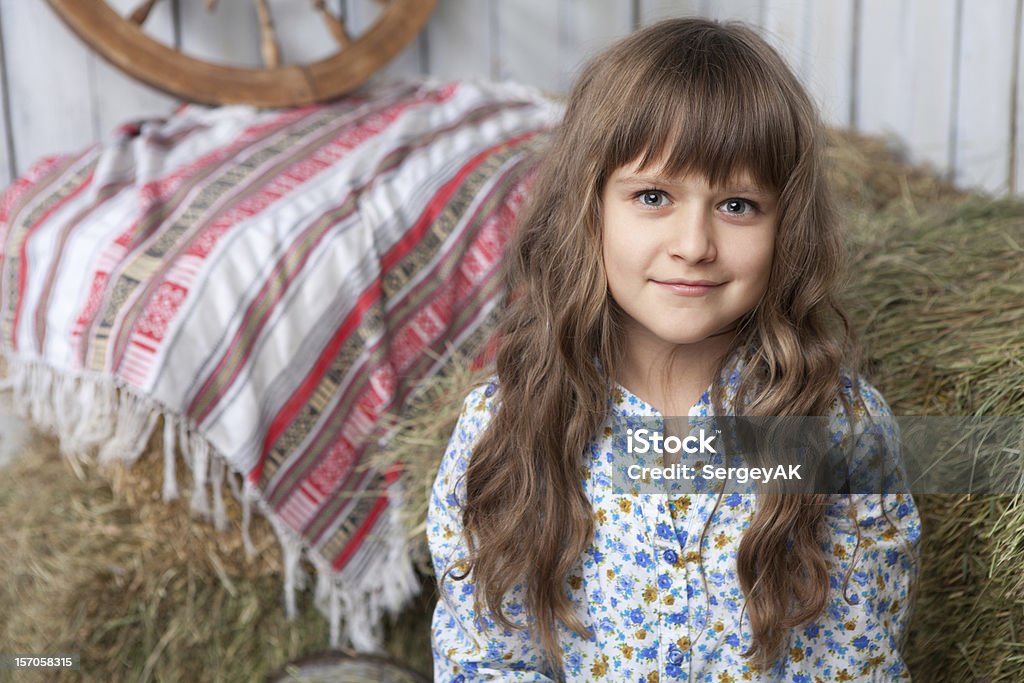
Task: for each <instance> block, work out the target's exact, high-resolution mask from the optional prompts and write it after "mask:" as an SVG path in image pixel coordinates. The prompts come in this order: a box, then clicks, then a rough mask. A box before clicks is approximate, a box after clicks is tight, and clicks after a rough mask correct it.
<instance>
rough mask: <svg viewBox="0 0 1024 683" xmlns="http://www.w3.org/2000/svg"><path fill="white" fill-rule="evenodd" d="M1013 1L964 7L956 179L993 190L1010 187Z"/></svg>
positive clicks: (957, 121) (1014, 13) (993, 1)
mask: <svg viewBox="0 0 1024 683" xmlns="http://www.w3.org/2000/svg"><path fill="white" fill-rule="evenodd" d="M1015 5H1016V0H988V2H982V3H971V4H970V8H969V9H968V8H964V11H963V12H962V13H961V23H960V31H961V34H960V45H961V50H960V60H959V76H958V78H959V89H958V97H957V102H956V117H955V125H956V133H955V142H954V148H953V159H954V166H955V180H956V181H957V184H959V185H961V186H963V187H977V188H981V189H984V190H988V191H990V192H994V193H997V194H1002V193H1005V192H1007V191H1008V190H1009V189H1010V188H1009V163H1010V159H1009V152H1008V150H1009V148H1010V145H1011V140H1012V138H1013V135H1012V131H1011V127H1012V122H1011V120H1010V118H1011V117H1010V112H1011V111H1012V108H1011V99H1010V98H1011V94H1012V92H1013V88H1012V85H1013V83H1012V79H1013V75H1014V73H1013V72H1014V69H1013V66H1014V61H1015V60H1016V59H1017V55H1015V54H1014V53H1013V45H1014V40H1013V31H1014V23H1015V17H1016V7H1015Z"/></svg>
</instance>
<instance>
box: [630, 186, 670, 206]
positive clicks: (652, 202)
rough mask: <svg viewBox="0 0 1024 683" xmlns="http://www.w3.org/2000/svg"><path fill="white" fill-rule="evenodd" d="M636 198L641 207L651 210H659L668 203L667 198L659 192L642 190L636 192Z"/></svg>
mask: <svg viewBox="0 0 1024 683" xmlns="http://www.w3.org/2000/svg"><path fill="white" fill-rule="evenodd" d="M636 197H637V199H638V200H639V201H640V203H641V204H642V205H643V206H646V207H648V208H652V209H657V208H660V207H662V206H665V204H667V203H668V198H667V197H666V196H665V193H664V192H662V191H661V190H644V191H643V192H638V193H637V195H636Z"/></svg>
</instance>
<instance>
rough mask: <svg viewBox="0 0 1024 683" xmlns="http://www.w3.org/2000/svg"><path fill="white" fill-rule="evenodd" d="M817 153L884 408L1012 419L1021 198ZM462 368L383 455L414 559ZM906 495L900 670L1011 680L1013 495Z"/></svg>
mask: <svg viewBox="0 0 1024 683" xmlns="http://www.w3.org/2000/svg"><path fill="white" fill-rule="evenodd" d="M829 153H830V156H831V158H832V161H833V165H834V170H833V183H834V186H835V187H836V189H837V192H838V195H839V200H840V209H841V211H842V214H843V218H844V221H845V224H846V225H847V226H848V231H849V232H848V237H849V247H850V250H851V256H852V262H851V264H850V278H849V282H848V284H847V287H846V300H847V306H848V309H849V310H850V312H851V316H852V318H853V324H854V328H855V329H857V330H860V332H861V336H862V342H863V346H864V352H865V358H866V361H867V365H868V368H869V370H870V371H871V372H870V374H871V375H872V377H873V379H874V380H875V382H876V384H877V385H878V386H879V388H880V389H881V391H882V393H883V394H884V395H885V396H886V398H887V399H888V400H889V402H890V404H891V405H892V408H893V410H894V412H895V413H896V414H897V415H1024V372H1022V370H1024V304H1022V302H1024V250H1022V245H1024V204H1022V203H1020V202H1018V201H1015V200H998V201H997V200H993V199H991V198H988V197H984V196H980V195H976V194H970V193H966V192H962V191H958V190H956V189H954V188H952V187H951V186H950V185H949V184H948V183H947V182H945V181H944V180H942V179H941V178H938V177H936V176H935V175H934V174H933V173H931V172H929V171H928V170H927V169H922V168H916V167H911V166H908V165H907V164H905V163H904V162H903V161H902V160H901V159H900V158H899V155H898V154H896V153H893V152H891V151H890V150H889V149H888V147H887V146H886V144H885V143H884V142H882V141H880V140H878V139H876V138H868V137H864V136H860V135H857V134H853V133H845V132H839V131H833V132H832V135H831V138H830V148H829ZM467 377H468V376H466V377H464V378H463V381H462V382H461V384H460V383H459V382H451V381H449V382H447V383H439V384H438V385H437V386H434V387H431V389H430V391H429V392H428V393H429V395H430V396H431V398H430V400H428V401H424V402H423V403H421V404H420V406H419V408H418V409H414V410H413V411H411V412H410V413H409V414H408V415H407V417H406V418H405V419H404V420H403V421H402V423H401V426H403V427H405V429H404V430H403V431H402V432H401V433H400V435H399V436H398V437H397V438H396V439H395V440H394V443H393V449H392V450H391V452H390V455H391V457H392V458H393V459H395V460H399V461H403V462H405V463H406V470H405V476H406V481H407V483H408V490H409V491H410V493H411V495H412V497H413V499H414V500H413V502H412V503H411V505H410V509H409V511H408V512H409V520H410V521H409V528H410V532H411V533H412V534H413V538H414V542H415V543H417V548H418V551H417V552H418V555H420V556H424V555H425V554H426V539H425V537H424V535H423V530H424V528H425V523H424V518H425V514H426V512H425V511H426V500H427V496H428V495H429V491H430V485H431V483H432V482H433V477H434V474H435V473H436V471H437V466H438V463H439V460H440V456H441V453H443V451H444V447H445V444H446V443H447V440H448V436H449V435H450V434H451V431H452V429H453V428H454V425H455V420H456V418H457V417H458V413H459V410H460V408H461V400H462V397H463V396H465V394H466V393H467V391H468V387H469V386H471V384H472V381H470V379H471V378H470V379H467ZM380 459H381V461H382V462H385V461H386V460H387V458H386V457H381V458H380ZM917 501H918V504H919V507H920V510H921V516H922V526H923V538H922V543H921V552H922V557H921V567H922V570H921V574H920V584H919V589H918V599H917V604H916V607H915V611H914V613H913V617H912V621H911V624H910V633H909V642H908V644H907V648H906V651H905V654H906V657H907V661H908V665H909V666H910V669H911V671H912V673H913V675H914V676H915V678H920V679H922V680H943V681H975V680H988V681H1016V680H1019V672H1020V671H1021V670H1024V498H1009V497H994V496H974V497H971V496H955V495H942V496H940V495H923V496H918V497H917ZM425 571H429V566H426V567H425Z"/></svg>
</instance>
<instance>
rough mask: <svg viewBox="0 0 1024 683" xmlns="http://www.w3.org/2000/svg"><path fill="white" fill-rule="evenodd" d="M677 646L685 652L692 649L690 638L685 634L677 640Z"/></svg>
mask: <svg viewBox="0 0 1024 683" xmlns="http://www.w3.org/2000/svg"><path fill="white" fill-rule="evenodd" d="M676 647H678V648H679V649H680V650H682V651H683V652H686V651H687V650H689V649H690V639H689V638H687V637H686V636H683V637H682V638H680V639H679V640H677V641H676Z"/></svg>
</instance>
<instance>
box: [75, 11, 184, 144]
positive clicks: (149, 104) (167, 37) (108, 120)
mask: <svg viewBox="0 0 1024 683" xmlns="http://www.w3.org/2000/svg"><path fill="white" fill-rule="evenodd" d="M107 4H109V5H110V6H111V7H113V8H114V9H116V10H117V11H118V12H120V13H121V14H122V15H128V14H129V13H130V12H131V11H132V10H134V9H135V8H136V7H137V6H138V4H139V0H107ZM143 27H144V28H145V30H146V33H147V34H149V35H150V36H152V37H153V38H155V39H157V40H159V41H160V42H162V43H165V44H167V45H174V37H175V36H174V14H173V11H172V7H171V3H170V2H168V1H167V0H164V1H163V2H159V3H157V4H156V6H154V8H153V11H152V12H151V13H150V15H149V18H148V19H147V21H146V23H145V24H144V25H143ZM91 58H92V59H97V58H96V57H95V56H92V57H91ZM94 77H95V80H94V82H93V88H92V95H93V107H94V109H95V112H96V119H97V125H98V128H99V133H100V136H101V139H102V138H106V137H108V136H109V135H110V133H111V131H113V130H114V129H115V128H116V127H117V126H118V125H120V124H122V123H124V122H125V121H133V120H139V119H142V118H147V117H154V116H165V115H167V114H168V113H170V112H171V111H173V109H174V107H175V106H176V105H177V104H178V100H177V99H176V98H173V97H170V96H168V95H165V94H163V93H161V92H159V91H158V90H155V89H153V88H151V87H149V86H148V85H145V84H142V83H139V82H138V81H135V80H133V79H131V78H130V77H128V76H126V75H125V74H123V73H122V72H121V71H119V70H118V69H115V68H114V67H112V66H110V65H109V64H107V63H106V62H105V61H103V59H98V60H97V64H96V68H95V71H94Z"/></svg>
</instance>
